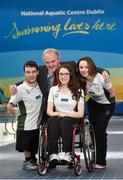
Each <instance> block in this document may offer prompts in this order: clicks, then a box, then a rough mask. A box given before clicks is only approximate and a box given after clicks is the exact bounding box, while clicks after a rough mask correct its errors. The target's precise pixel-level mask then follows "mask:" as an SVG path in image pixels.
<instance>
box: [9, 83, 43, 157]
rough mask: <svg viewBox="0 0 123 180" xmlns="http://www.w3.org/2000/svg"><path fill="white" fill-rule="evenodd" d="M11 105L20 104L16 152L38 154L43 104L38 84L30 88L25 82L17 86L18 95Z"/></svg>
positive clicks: (11, 99)
mask: <svg viewBox="0 0 123 180" xmlns="http://www.w3.org/2000/svg"><path fill="white" fill-rule="evenodd" d="M9 103H12V104H14V105H16V104H17V103H18V106H19V111H20V114H19V115H18V118H17V122H18V123H17V139H16V150H18V151H20V152H23V151H24V150H27V151H31V152H32V151H33V153H34V154H36V153H37V149H38V138H39V129H38V125H37V121H38V116H39V111H40V107H41V103H42V93H41V91H40V88H39V86H38V84H37V85H36V87H31V86H29V85H28V84H27V83H26V82H25V81H24V82H23V83H22V84H20V85H19V86H17V94H16V95H14V96H11V98H10V101H9Z"/></svg>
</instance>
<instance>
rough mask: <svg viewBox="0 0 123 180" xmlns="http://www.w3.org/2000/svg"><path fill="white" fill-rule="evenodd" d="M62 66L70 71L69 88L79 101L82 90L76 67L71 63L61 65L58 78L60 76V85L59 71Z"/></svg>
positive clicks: (74, 97)
mask: <svg viewBox="0 0 123 180" xmlns="http://www.w3.org/2000/svg"><path fill="white" fill-rule="evenodd" d="M61 68H65V69H67V70H68V71H69V73H70V81H69V82H68V88H69V89H70V91H71V92H72V94H73V96H72V98H73V99H75V100H77V101H78V100H79V98H80V96H81V91H80V90H79V84H78V81H77V77H76V74H75V71H74V69H73V68H72V67H71V66H70V65H69V64H63V65H61V66H60V67H59V69H58V71H57V78H58V84H59V86H60V85H61V82H60V80H59V71H60V69H61Z"/></svg>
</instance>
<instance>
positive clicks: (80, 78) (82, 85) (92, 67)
mask: <svg viewBox="0 0 123 180" xmlns="http://www.w3.org/2000/svg"><path fill="white" fill-rule="evenodd" d="M82 61H86V62H87V64H88V69H89V75H90V76H93V77H94V76H95V75H96V73H97V68H96V65H95V63H94V61H93V60H92V59H91V58H90V57H88V56H86V57H81V58H80V59H79V60H78V62H77V64H76V71H77V74H78V81H79V85H80V88H82V89H83V90H84V92H86V91H85V89H86V78H85V77H83V76H82V75H81V74H80V71H79V64H80V62H82Z"/></svg>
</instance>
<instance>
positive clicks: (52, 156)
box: [49, 154, 59, 163]
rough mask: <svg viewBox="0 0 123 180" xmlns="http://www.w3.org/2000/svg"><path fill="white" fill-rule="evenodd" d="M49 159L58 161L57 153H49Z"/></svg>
mask: <svg viewBox="0 0 123 180" xmlns="http://www.w3.org/2000/svg"><path fill="white" fill-rule="evenodd" d="M49 159H50V162H54V163H58V161H59V156H58V155H57V154H51V155H50V157H49Z"/></svg>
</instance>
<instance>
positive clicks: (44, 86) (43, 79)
mask: <svg viewBox="0 0 123 180" xmlns="http://www.w3.org/2000/svg"><path fill="white" fill-rule="evenodd" d="M61 64H69V65H70V66H71V67H72V68H73V70H74V71H75V67H76V63H75V62H74V61H67V62H62V63H61ZM47 75H48V69H47V67H46V66H45V65H43V66H39V75H38V79H37V81H38V83H39V86H40V89H41V91H42V93H43V95H44V97H45V100H46V101H47V99H48V94H49V90H48V81H47Z"/></svg>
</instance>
